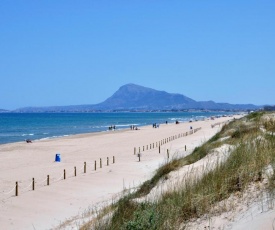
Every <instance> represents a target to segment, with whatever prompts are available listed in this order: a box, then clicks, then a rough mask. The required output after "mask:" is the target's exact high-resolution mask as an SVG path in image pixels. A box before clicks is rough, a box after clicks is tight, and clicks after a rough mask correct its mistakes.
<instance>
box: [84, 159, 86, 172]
mask: <svg viewBox="0 0 275 230" xmlns="http://www.w3.org/2000/svg"><path fill="white" fill-rule="evenodd" d="M84 173H86V161H85V162H84Z"/></svg>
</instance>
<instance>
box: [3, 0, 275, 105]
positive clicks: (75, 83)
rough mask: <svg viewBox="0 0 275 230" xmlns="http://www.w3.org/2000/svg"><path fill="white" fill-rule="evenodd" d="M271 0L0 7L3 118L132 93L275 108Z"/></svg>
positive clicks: (85, 1)
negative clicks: (142, 90) (133, 89)
mask: <svg viewBox="0 0 275 230" xmlns="http://www.w3.org/2000/svg"><path fill="white" fill-rule="evenodd" d="M274 25H275V1H274V0H269V1H266V0H262V1H254V0H243V1H237V0H231V1H220V0H217V1H212V0H208V1H202V0H192V1H191V0H180V1H173V0H170V1H168V0H166V1H163V0H158V1H156V0H151V1H148V0H147V1H145V0H133V1H126V0H125V1H119V0H117V1H113V0H109V1H105V0H97V1H95V0H81V1H72V0H63V1H62V0H47V1H45V0H44V1H29V0H22V1H16V0H13V1H10V0H1V2H0V35H1V36H0V79H1V84H0V108H2V109H15V108H19V107H25V106H51V105H78V104H96V103H100V102H102V101H104V100H105V99H106V98H108V97H110V96H111V95H112V94H113V93H114V92H115V91H116V90H117V89H118V88H119V87H120V86H122V85H124V84H127V83H135V84H139V85H142V86H146V87H150V88H154V89H157V90H164V91H167V92H169V93H180V94H184V95H186V96H188V97H190V98H192V99H194V100H198V101H205V100H214V101H216V102H228V103H253V104H257V105H262V104H275V102H274V99H275V91H274V86H275V76H274V74H275V26H274Z"/></svg>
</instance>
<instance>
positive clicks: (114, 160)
mask: <svg viewBox="0 0 275 230" xmlns="http://www.w3.org/2000/svg"><path fill="white" fill-rule="evenodd" d="M114 163H115V156H113V164H114Z"/></svg>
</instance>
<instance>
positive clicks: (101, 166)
mask: <svg viewBox="0 0 275 230" xmlns="http://www.w3.org/2000/svg"><path fill="white" fill-rule="evenodd" d="M99 163H100V168H102V160H101V158H100V162H99Z"/></svg>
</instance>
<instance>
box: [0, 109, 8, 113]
mask: <svg viewBox="0 0 275 230" xmlns="http://www.w3.org/2000/svg"><path fill="white" fill-rule="evenodd" d="M8 112H9V110H6V109H0V113H8Z"/></svg>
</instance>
